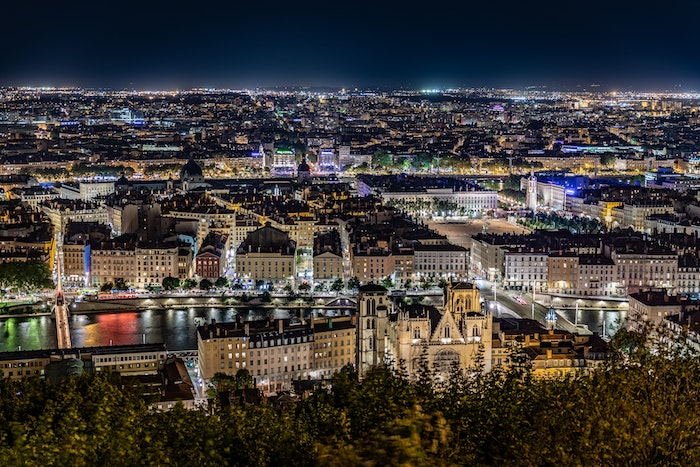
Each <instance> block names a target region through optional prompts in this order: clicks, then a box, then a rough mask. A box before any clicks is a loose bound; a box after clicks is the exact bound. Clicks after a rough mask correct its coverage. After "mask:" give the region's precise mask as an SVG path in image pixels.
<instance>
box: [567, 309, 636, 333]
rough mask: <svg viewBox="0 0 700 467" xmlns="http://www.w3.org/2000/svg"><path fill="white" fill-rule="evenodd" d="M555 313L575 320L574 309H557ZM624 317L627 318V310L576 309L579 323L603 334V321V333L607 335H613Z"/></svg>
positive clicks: (623, 320)
mask: <svg viewBox="0 0 700 467" xmlns="http://www.w3.org/2000/svg"><path fill="white" fill-rule="evenodd" d="M557 313H559V314H560V315H562V316H563V317H564V318H566V319H568V320H569V321H571V322H572V323H573V322H575V314H576V310H571V309H566V310H560V309H557ZM625 319H627V311H624V310H623V311H612V310H601V309H598V310H588V309H579V310H578V322H579V324H586V325H587V326H588V329H589V330H590V331H592V332H597V333H598V334H601V335H602V334H603V323H605V335H606V336H608V337H611V336H613V335H614V334H615V333H616V332H617V330H618V329H620V327H621V326H622V325H624V322H625Z"/></svg>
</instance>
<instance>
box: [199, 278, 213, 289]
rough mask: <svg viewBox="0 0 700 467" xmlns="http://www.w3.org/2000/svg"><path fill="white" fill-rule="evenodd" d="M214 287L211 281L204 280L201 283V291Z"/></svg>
mask: <svg viewBox="0 0 700 467" xmlns="http://www.w3.org/2000/svg"><path fill="white" fill-rule="evenodd" d="M213 286H214V284H213V283H212V282H211V281H210V280H209V279H202V280H201V281H199V289H200V290H205V291H206V290H211V288H212V287H213Z"/></svg>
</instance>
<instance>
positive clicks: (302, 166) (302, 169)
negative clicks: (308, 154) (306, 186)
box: [297, 159, 311, 172]
mask: <svg viewBox="0 0 700 467" xmlns="http://www.w3.org/2000/svg"><path fill="white" fill-rule="evenodd" d="M297 172H311V167H309V164H307V163H306V159H304V160H302V161H301V164H299V167H297Z"/></svg>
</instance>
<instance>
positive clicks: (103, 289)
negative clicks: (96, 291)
mask: <svg viewBox="0 0 700 467" xmlns="http://www.w3.org/2000/svg"><path fill="white" fill-rule="evenodd" d="M112 290H114V284H113V283H111V282H105V283H104V284H102V287H100V292H111V291H112Z"/></svg>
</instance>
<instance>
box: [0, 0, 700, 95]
mask: <svg viewBox="0 0 700 467" xmlns="http://www.w3.org/2000/svg"><path fill="white" fill-rule="evenodd" d="M698 9H700V7H699V6H698V5H697V4H689V3H687V2H671V3H668V2H667V3H665V4H664V5H655V6H648V5H644V6H639V5H636V6H635V8H634V9H631V8H629V7H627V6H626V5H624V4H623V2H605V3H603V2H601V1H594V2H590V3H588V4H586V5H585V8H583V7H578V6H564V7H562V6H561V5H559V4H555V3H554V2H551V1H545V2H540V4H539V5H538V6H537V7H536V8H535V7H533V6H532V5H529V4H521V3H517V2H501V3H499V4H498V5H486V4H478V5H466V4H465V5H447V4H442V3H438V4H431V5H429V6H423V7H422V8H419V9H416V8H410V7H408V6H406V5H398V4H391V3H390V4H382V5H373V4H368V3H367V2H361V3H355V4H353V5H352V8H343V7H342V6H337V5H333V6H328V5H314V4H311V5H309V4H307V5H296V4H289V3H282V2H273V3H272V4H269V5H268V6H266V8H265V9H264V10H262V9H260V8H259V7H257V6H256V5H251V4H237V5H219V4H216V3H213V2H204V3H201V4H198V5H197V8H196V9H195V8H193V7H192V6H191V5H189V4H185V3H184V2H170V3H168V4H167V5H166V4H164V3H161V2H155V3H154V2H151V3H149V4H137V3H136V2H124V3H122V4H120V5H118V6H110V7H109V8H107V7H104V6H90V7H86V6H84V5H81V4H54V3H50V2H38V3H34V4H32V7H31V8H30V7H28V6H25V5H22V4H20V3H19V2H17V3H16V4H10V5H8V6H7V13H6V17H7V18H11V19H12V21H9V24H8V25H7V27H6V28H4V29H3V31H2V32H0V39H1V40H2V43H4V44H5V50H6V53H5V55H4V58H3V66H2V67H0V85H5V86H13V85H15V86H16V85H29V86H83V87H112V88H134V89H145V88H159V89H172V88H180V89H183V88H192V87H217V88H226V87H248V88H250V87H278V86H330V87H346V88H355V87H360V88H366V87H377V86H379V87H390V88H411V89H426V88H429V89H430V88H451V87H481V86H489V87H491V86H493V87H516V88H524V87H527V86H532V85H542V86H547V87H548V88H550V89H579V88H586V87H589V86H590V85H592V84H597V85H601V86H602V87H603V88H606V89H617V90H627V89H632V88H634V89H637V90H645V91H666V90H676V91H691V90H697V89H698V85H700V65H698V64H697V63H696V62H695V61H693V60H691V57H692V56H693V51H694V49H695V47H696V45H697V39H696V38H695V37H693V35H692V28H691V27H690V26H691V24H690V21H691V18H694V17H697V14H698V13H700V11H698Z"/></svg>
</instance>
